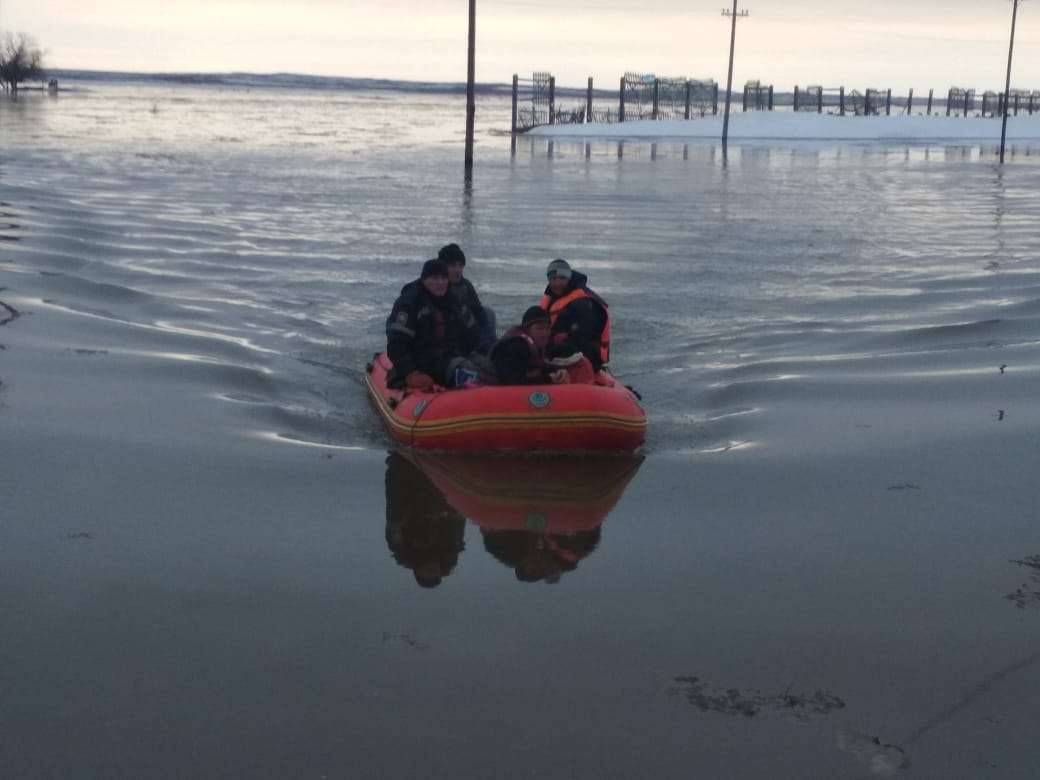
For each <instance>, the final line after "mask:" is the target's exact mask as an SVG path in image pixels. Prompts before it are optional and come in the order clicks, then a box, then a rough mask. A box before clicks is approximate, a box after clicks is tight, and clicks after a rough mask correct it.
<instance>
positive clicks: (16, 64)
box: [0, 33, 43, 95]
mask: <svg viewBox="0 0 1040 780" xmlns="http://www.w3.org/2000/svg"><path fill="white" fill-rule="evenodd" d="M42 78H43V52H42V51H41V50H40V47H39V46H38V45H37V44H36V41H35V40H34V39H33V38H32V36H30V35H26V34H25V33H17V34H12V33H6V34H4V35H3V36H2V37H0V86H3V87H4V88H5V89H10V90H11V93H12V94H14V95H17V94H18V85H19V84H21V83H22V82H23V81H30V80H32V79H42Z"/></svg>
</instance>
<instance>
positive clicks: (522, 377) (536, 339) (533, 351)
mask: <svg viewBox="0 0 1040 780" xmlns="http://www.w3.org/2000/svg"><path fill="white" fill-rule="evenodd" d="M548 344H549V314H548V312H546V311H545V310H544V309H542V308H540V307H538V306H532V307H531V308H529V309H528V310H527V311H525V312H524V317H523V320H522V321H521V324H520V325H519V326H518V327H514V328H510V329H509V330H507V331H506V332H505V333H504V334H502V338H500V339H499V340H498V341H497V342H495V346H494V347H492V348H491V354H490V355H489V357H490V359H491V364H492V365H493V366H494V368H495V377H496V378H497V379H498V383H499V384H502V385H530V384H534V385H540V384H547V383H549V382H553V383H559V382H562V381H563V380H564V379H565V376H564V373H565V372H562V371H556V372H553V371H551V370H550V369H548V368H547V367H546V365H545V359H544V356H545V348H546V346H547V345H548Z"/></svg>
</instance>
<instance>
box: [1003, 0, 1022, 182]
mask: <svg viewBox="0 0 1040 780" xmlns="http://www.w3.org/2000/svg"><path fill="white" fill-rule="evenodd" d="M1011 3H1012V10H1011V43H1010V44H1009V45H1008V68H1007V82H1006V83H1005V85H1004V121H1003V122H1002V123H1001V125H1000V164H1001V165H1003V164H1004V144H1005V143H1006V142H1007V120H1008V106H1009V105H1011V56H1012V55H1013V54H1014V53H1015V22H1016V21H1017V19H1018V0H1011Z"/></svg>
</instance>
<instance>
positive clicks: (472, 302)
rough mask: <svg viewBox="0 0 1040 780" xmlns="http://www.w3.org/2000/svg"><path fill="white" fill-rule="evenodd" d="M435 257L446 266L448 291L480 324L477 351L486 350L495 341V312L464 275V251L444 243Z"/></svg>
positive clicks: (456, 245)
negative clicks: (485, 303)
mask: <svg viewBox="0 0 1040 780" xmlns="http://www.w3.org/2000/svg"><path fill="white" fill-rule="evenodd" d="M437 258H438V259H440V260H443V261H444V262H445V263H446V264H447V266H448V280H449V281H450V282H451V286H450V287H449V291H450V292H451V294H452V295H454V296H455V297H456V298H457V299H458V300H459V302H460V303H464V304H465V305H466V306H467V307H469V310H470V311H471V312H473V316H474V317H476V318H477V323H478V324H479V325H480V344H479V345H478V346H477V351H478V352H485V353H486V352H487V351H488V350H489V349H491V345H492V344H494V343H495V313H494V312H493V311H492V310H491V309H490V308H488V307H487V306H484V305H483V304H482V303H481V302H480V296H479V295H477V290H476V288H475V287H474V286H473V283H472V282H470V280H469V279H467V278H466V277H465V275H464V274H465V268H466V253H465V252H463V251H462V247H460V246H459V245H458V244H445V245H444V246H442V247H441V248H440V251H438V252H437Z"/></svg>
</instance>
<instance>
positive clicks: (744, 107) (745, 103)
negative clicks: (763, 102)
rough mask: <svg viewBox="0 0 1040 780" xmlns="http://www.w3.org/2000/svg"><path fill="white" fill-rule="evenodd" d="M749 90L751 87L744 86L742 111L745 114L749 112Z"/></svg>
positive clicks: (741, 101)
mask: <svg viewBox="0 0 1040 780" xmlns="http://www.w3.org/2000/svg"><path fill="white" fill-rule="evenodd" d="M749 89H750V87H749V86H748V85H747V84H745V85H744V95H743V96H742V97H741V99H740V110H741V111H743V112H745V113H746V112H747V96H748V90H749Z"/></svg>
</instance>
